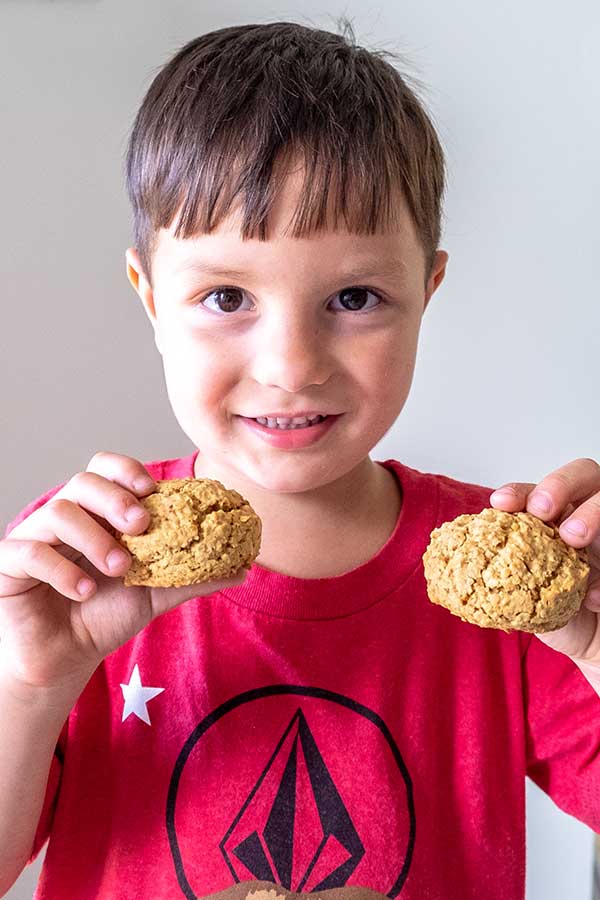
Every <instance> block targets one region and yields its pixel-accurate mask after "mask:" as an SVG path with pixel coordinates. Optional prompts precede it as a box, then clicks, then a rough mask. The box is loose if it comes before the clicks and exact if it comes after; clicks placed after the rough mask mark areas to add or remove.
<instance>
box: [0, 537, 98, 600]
mask: <svg viewBox="0 0 600 900" xmlns="http://www.w3.org/2000/svg"><path fill="white" fill-rule="evenodd" d="M0 570H1V571H0V597H14V596H15V595H16V594H22V593H23V592H24V591H29V590H31V588H33V587H35V586H36V585H37V584H40V583H41V582H43V583H44V584H49V585H50V586H51V587H53V588H54V590H55V591H58V593H59V594H62V595H63V596H64V597H69V598H70V599H71V600H86V599H87V598H88V597H91V596H92V595H93V594H94V592H95V590H96V584H95V582H94V581H93V579H91V578H90V577H89V576H88V575H87V574H86V572H84V571H83V569H80V568H79V566H77V565H75V563H73V562H71V560H69V559H66V558H65V557H64V556H62V555H61V554H60V553H58V552H57V551H56V550H54V549H53V548H52V547H50V546H49V545H48V544H45V543H44V542H43V541H18V540H8V539H7V540H5V541H1V542H0Z"/></svg>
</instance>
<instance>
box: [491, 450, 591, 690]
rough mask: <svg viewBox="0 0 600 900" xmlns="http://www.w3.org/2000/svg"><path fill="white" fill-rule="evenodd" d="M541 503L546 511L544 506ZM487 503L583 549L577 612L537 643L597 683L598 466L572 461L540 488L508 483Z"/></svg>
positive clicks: (545, 481)
mask: <svg viewBox="0 0 600 900" xmlns="http://www.w3.org/2000/svg"><path fill="white" fill-rule="evenodd" d="M544 501H546V505H545V506H544ZM490 503H491V504H492V506H494V507H495V508H496V509H502V510H504V511H505V512H521V511H524V510H526V511H527V512H530V513H532V514H533V515H534V516H537V517H538V518H539V519H542V520H543V521H544V522H555V523H556V524H557V525H560V536H561V537H562V539H563V541H565V543H566V544H569V545H570V546H571V547H577V548H580V547H587V548H588V554H589V561H590V569H591V571H590V577H589V581H588V589H587V592H586V596H585V599H584V602H583V604H582V606H581V609H580V611H579V612H578V613H577V614H576V615H575V616H573V618H572V619H571V620H570V621H569V622H567V624H566V625H565V626H564V627H563V628H559V629H557V630H556V631H550V632H547V633H545V634H538V635H537V637H538V638H539V639H540V640H541V641H543V642H544V643H545V644H548V646H549V647H552V648H553V649H554V650H558V651H560V652H561V653H565V654H566V655H567V656H570V657H571V659H573V661H574V662H575V663H576V664H577V665H578V666H579V667H580V668H581V669H582V670H583V671H584V672H587V674H588V675H589V674H590V673H595V678H596V680H597V679H599V678H600V466H599V465H598V463H597V462H595V461H594V460H593V459H576V460H574V461H573V462H570V463H567V465H565V466H561V467H560V468H559V469H556V470H555V471H554V472H551V473H550V474H549V475H547V476H546V477H545V478H543V479H542V481H540V483H539V484H537V485H535V484H521V483H519V482H511V483H510V484H506V485H504V486H503V487H502V488H499V489H498V490H497V491H494V493H493V494H492V496H491V498H490Z"/></svg>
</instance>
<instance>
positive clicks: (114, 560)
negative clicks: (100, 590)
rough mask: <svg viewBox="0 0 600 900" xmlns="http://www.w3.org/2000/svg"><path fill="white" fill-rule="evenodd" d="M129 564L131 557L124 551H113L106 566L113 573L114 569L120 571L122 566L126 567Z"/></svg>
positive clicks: (107, 559)
mask: <svg viewBox="0 0 600 900" xmlns="http://www.w3.org/2000/svg"><path fill="white" fill-rule="evenodd" d="M128 562H129V556H128V555H127V554H126V553H125V551H124V550H111V551H110V553H109V554H108V556H107V557H106V565H107V566H108V568H109V569H110V570H111V572H112V571H113V569H120V568H121V566H124V565H125V563H128Z"/></svg>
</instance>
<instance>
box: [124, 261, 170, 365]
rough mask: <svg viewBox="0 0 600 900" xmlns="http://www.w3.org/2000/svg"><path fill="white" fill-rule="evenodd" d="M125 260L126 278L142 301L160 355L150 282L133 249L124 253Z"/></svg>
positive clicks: (160, 349)
mask: <svg viewBox="0 0 600 900" xmlns="http://www.w3.org/2000/svg"><path fill="white" fill-rule="evenodd" d="M125 260H126V266H127V278H128V279H129V283H130V284H131V286H132V288H133V289H134V291H135V292H136V294H137V295H138V297H139V298H140V300H141V301H142V305H143V307H144V310H145V312H146V315H147V316H148V318H149V319H150V324H151V325H152V328H153V329H154V343H155V344H156V347H157V349H158V352H159V353H160V354H161V355H162V348H161V346H160V336H159V327H158V321H157V318H156V307H155V305H154V293H153V291H152V286H151V285H150V282H149V281H148V279H147V278H146V276H145V275H144V270H143V267H142V262H141V260H140V256H139V253H138V252H137V250H136V249H135V247H129V248H128V249H127V250H126V251H125Z"/></svg>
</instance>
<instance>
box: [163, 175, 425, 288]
mask: <svg viewBox="0 0 600 900" xmlns="http://www.w3.org/2000/svg"><path fill="white" fill-rule="evenodd" d="M303 190H304V169H303V167H302V166H296V167H295V168H294V167H290V168H289V169H288V170H287V172H286V174H285V176H283V177H282V178H281V182H280V185H279V188H278V190H277V192H276V194H275V198H274V202H273V204H272V206H271V208H270V210H269V220H268V229H267V240H266V241H265V240H259V239H258V238H254V237H253V238H248V239H246V240H244V239H243V237H242V213H243V210H242V207H241V205H237V206H236V207H235V208H234V209H232V211H231V212H230V214H229V215H227V216H226V217H224V218H223V219H222V220H221V221H220V222H219V224H218V226H217V227H216V228H214V229H213V230H212V231H211V232H210V233H209V234H198V235H195V236H192V237H189V238H176V237H175V234H174V232H175V228H176V224H177V221H178V218H179V213H178V214H177V215H176V216H175V217H174V219H173V222H172V223H171V225H170V226H169V227H168V228H162V229H160V230H159V232H158V234H157V236H156V242H155V251H154V263H155V264H156V265H157V266H158V267H160V268H163V267H164V266H166V267H167V268H175V269H177V270H185V269H188V268H193V267H194V264H195V263H196V262H200V261H202V260H206V257H207V254H208V257H209V259H210V258H213V259H214V258H217V257H218V258H220V261H221V262H223V258H225V259H227V260H228V262H229V264H230V265H229V268H230V269H231V270H232V274H235V272H234V269H235V266H236V265H238V267H239V269H240V274H242V272H243V271H246V270H247V268H248V267H249V266H251V265H259V264H260V263H261V261H264V262H265V264H273V262H274V260H278V261H281V262H282V264H283V265H285V260H286V258H287V259H288V260H291V259H292V258H293V259H294V260H295V261H297V262H299V263H301V262H302V260H303V259H304V260H305V261H306V265H307V266H318V267H320V268H323V267H325V268H326V267H327V265H328V264H332V265H335V264H337V263H339V262H340V261H343V259H344V258H345V257H351V258H352V259H354V260H356V261H362V262H363V263H364V267H365V269H368V268H369V264H370V262H372V263H373V267H374V268H375V267H376V266H377V264H381V263H382V262H383V260H385V259H387V260H392V259H393V260H395V261H397V262H398V263H399V264H400V265H401V266H404V267H410V266H415V265H418V264H420V262H421V260H420V256H421V255H422V250H421V246H420V243H419V240H418V238H417V234H416V230H415V227H414V223H413V219H412V216H411V215H410V211H409V209H408V206H407V204H406V200H405V198H404V196H403V194H402V191H401V190H400V189H398V191H397V193H396V194H395V196H394V197H393V198H391V204H392V209H393V212H394V214H393V217H392V218H393V224H392V225H391V226H390V227H389V228H388V229H385V230H379V231H376V232H375V233H373V234H366V233H356V232H353V231H349V230H348V229H347V227H346V225H345V223H344V222H343V221H341V222H340V221H335V210H334V199H335V192H334V190H330V191H329V194H328V203H327V216H326V227H325V228H324V229H322V230H319V231H315V232H313V233H312V234H310V235H307V236H303V237H294V236H293V235H292V228H293V219H294V214H295V212H296V209H297V207H298V200H299V197H300V195H301V192H302V191H303Z"/></svg>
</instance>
